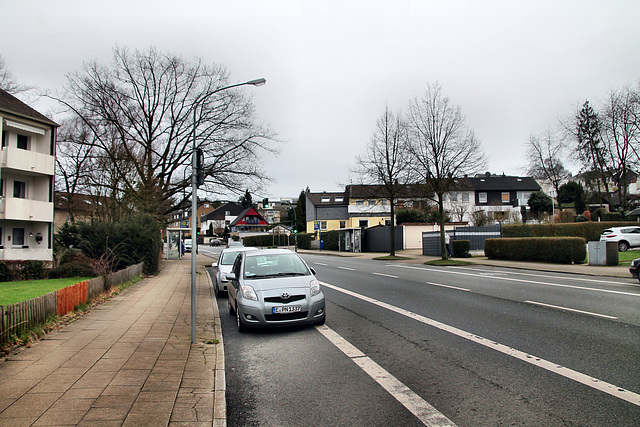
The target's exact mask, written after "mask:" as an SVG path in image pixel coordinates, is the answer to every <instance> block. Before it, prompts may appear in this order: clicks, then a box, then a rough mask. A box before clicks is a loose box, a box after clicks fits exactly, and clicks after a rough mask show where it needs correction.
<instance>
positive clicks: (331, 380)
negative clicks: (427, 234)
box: [219, 255, 640, 426]
mask: <svg viewBox="0 0 640 427" xmlns="http://www.w3.org/2000/svg"><path fill="white" fill-rule="evenodd" d="M304 258H305V259H306V260H307V262H308V263H309V264H310V265H311V266H312V267H314V268H315V269H316V270H317V273H318V274H317V276H318V279H319V280H321V281H322V282H324V283H325V285H324V288H323V289H324V292H325V295H326V298H327V301H328V304H327V313H328V317H327V324H326V327H320V328H295V329H278V330H275V331H261V332H250V333H248V334H238V333H237V331H236V330H235V328H234V323H233V321H232V319H231V317H230V316H229V315H228V314H227V308H226V305H227V302H226V299H224V298H223V299H221V300H220V301H219V306H220V312H221V316H222V319H223V332H224V339H225V354H226V368H227V399H228V417H229V425H230V426H234V425H237V426H239V425H301V424H306V425H328V424H330V425H421V424H427V425H444V424H446V423H449V424H457V425H460V426H477V425H502V424H512V425H541V426H542V425H544V426H552V425H593V426H596V425H597V426H602V425H616V426H621V425H629V426H631V425H638V424H640V396H639V394H640V374H638V368H639V367H640V315H639V313H638V311H639V310H638V307H640V288H639V287H638V286H637V285H636V283H637V282H635V281H632V280H623V279H621V280H614V279H608V278H607V279H598V278H593V277H580V276H575V275H561V274H552V273H535V272H525V271H522V270H508V269H498V268H488V267H480V266H476V267H446V268H436V267H427V266H422V265H404V264H395V263H394V264H390V263H385V262H380V261H367V260H362V259H354V258H339V257H327V256H317V255H304Z"/></svg>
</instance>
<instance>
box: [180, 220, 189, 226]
mask: <svg viewBox="0 0 640 427" xmlns="http://www.w3.org/2000/svg"><path fill="white" fill-rule="evenodd" d="M180 228H189V220H188V219H183V220H182V221H180Z"/></svg>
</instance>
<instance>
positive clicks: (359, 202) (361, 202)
mask: <svg viewBox="0 0 640 427" xmlns="http://www.w3.org/2000/svg"><path fill="white" fill-rule="evenodd" d="M356 206H364V200H356Z"/></svg>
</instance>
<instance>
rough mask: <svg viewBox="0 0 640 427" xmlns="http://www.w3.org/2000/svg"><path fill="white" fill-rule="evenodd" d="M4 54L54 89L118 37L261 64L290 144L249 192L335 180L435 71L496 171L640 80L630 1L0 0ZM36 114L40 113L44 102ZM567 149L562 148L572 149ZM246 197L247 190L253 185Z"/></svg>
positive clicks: (639, 37) (264, 110)
mask: <svg viewBox="0 0 640 427" xmlns="http://www.w3.org/2000/svg"><path fill="white" fill-rule="evenodd" d="M0 5H1V6H0V12H1V15H2V25H0V40H2V42H1V45H2V48H1V49H0V55H2V57H3V58H4V60H5V63H6V66H7V68H8V69H9V70H10V71H11V72H12V73H13V74H14V75H15V77H16V78H17V80H18V81H19V82H21V83H25V84H31V85H36V86H38V87H39V88H41V89H48V90H51V91H55V90H59V89H60V87H61V85H62V84H63V82H64V81H65V79H66V77H65V75H66V73H68V72H71V71H78V70H80V69H81V67H82V64H83V62H86V61H89V60H92V59H97V60H98V61H99V62H101V63H104V64H110V63H111V59H112V53H113V48H114V46H116V44H117V45H119V46H122V47H129V48H131V49H143V50H144V49H148V48H149V47H150V46H155V47H156V48H158V49H159V50H161V51H165V52H173V53H177V54H179V55H181V56H182V57H183V58H184V59H188V60H191V59H193V58H196V57H200V58H202V59H204V61H205V62H209V63H219V64H224V65H225V66H226V67H227V69H228V71H229V72H230V76H231V83H238V82H243V81H247V80H251V79H255V78H259V77H264V78H266V79H267V84H266V85H265V86H262V87H258V88H254V87H247V88H246V89H245V90H246V91H247V92H250V93H253V96H254V103H255V105H256V110H257V116H258V118H259V120H260V121H264V122H266V123H269V124H270V125H271V127H272V129H273V130H274V131H276V132H277V133H278V135H279V138H280V139H281V140H283V141H285V142H286V143H285V144H284V145H283V146H282V152H281V154H280V156H279V157H277V158H275V157H268V158H265V166H266V169H267V171H268V172H269V174H270V175H271V176H273V178H274V179H275V182H274V183H273V184H272V185H270V186H269V187H268V188H265V189H264V194H257V195H256V196H258V197H264V196H269V197H272V198H278V197H289V196H297V195H298V194H299V193H300V190H302V189H304V188H305V187H307V186H309V188H310V189H311V191H325V190H326V191H338V190H341V189H342V188H343V187H342V185H344V184H348V183H349V179H350V176H349V168H350V167H352V166H353V165H354V163H355V156H356V155H358V154H362V153H364V151H365V147H366V145H367V143H368V142H369V139H370V137H371V134H372V132H373V129H374V126H375V123H376V120H377V119H378V118H379V117H380V115H381V114H382V112H383V111H384V108H385V105H389V106H390V107H391V108H393V109H402V110H406V109H407V105H408V103H409V100H411V99H412V98H415V97H421V96H422V95H423V93H424V90H425V88H426V85H427V83H430V82H431V83H433V82H436V81H438V82H440V84H441V85H442V89H443V92H444V94H445V95H447V96H449V98H450V99H451V101H452V102H453V103H454V104H455V105H459V106H460V107H461V108H462V112H463V114H464V115H465V116H466V119H467V124H468V126H469V127H470V128H471V129H473V130H474V132H475V134H476V136H477V137H478V138H479V139H480V140H481V141H482V144H483V147H484V150H485V152H486V154H487V156H488V158H489V165H488V168H487V170H488V171H490V172H492V173H503V172H504V173H506V174H508V175H509V174H510V175H518V174H521V170H522V167H523V166H524V154H525V150H526V148H525V145H526V142H527V140H528V138H529V135H531V134H532V133H534V134H538V133H541V132H543V131H545V130H546V129H547V128H548V127H550V126H555V125H556V124H557V122H558V119H559V118H562V117H567V116H571V115H573V114H574V112H575V110H576V106H577V105H580V104H582V103H583V102H584V101H585V100H587V99H588V100H589V101H590V102H591V103H592V104H596V105H597V103H598V101H599V100H601V99H604V98H605V96H606V94H607V92H608V91H609V90H611V89H618V88H621V87H622V86H623V85H625V84H637V82H638V79H639V78H640V24H639V22H640V1H638V0H603V1H592V0H579V1H577V0H576V1H563V0H553V1H547V0H543V1H541V0H537V1H526V2H524V1H516V0H510V1H490V0H483V1H445V0H440V1H428V0H414V1H410V0H392V1H391V0H390V1H377V0H357V1H348V0H342V1H326V0H321V1H294V0H277V1H272V0H233V1H229V0H226V1H219V0H206V1H190V0H182V1H179V2H178V1H164V0H149V1H139V0H127V1H122V0H109V1H104V2H96V1H87V0H56V1H48V0H37V1H36V0H20V1H9V0H0ZM42 112H46V111H42ZM569 160H570V159H567V161H569ZM254 198H255V197H254Z"/></svg>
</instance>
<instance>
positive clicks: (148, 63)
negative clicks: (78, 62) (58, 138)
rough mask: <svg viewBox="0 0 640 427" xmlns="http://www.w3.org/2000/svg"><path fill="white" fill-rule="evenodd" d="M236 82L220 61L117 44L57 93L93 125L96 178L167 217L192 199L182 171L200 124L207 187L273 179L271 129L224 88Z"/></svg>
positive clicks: (124, 198) (129, 201) (126, 201)
mask: <svg viewBox="0 0 640 427" xmlns="http://www.w3.org/2000/svg"><path fill="white" fill-rule="evenodd" d="M229 85H230V83H229V76H228V73H227V71H226V70H225V68H224V67H222V66H219V65H211V66H208V65H205V64H203V63H202V61H201V60H196V61H195V63H190V62H187V61H185V60H183V59H182V58H180V57H178V56H176V55H172V54H165V53H162V52H159V51H157V50H156V49H154V48H150V49H148V50H146V51H135V52H131V51H129V50H128V49H126V48H118V47H116V48H115V49H114V59H113V63H112V64H111V65H110V66H105V65H101V64H99V63H97V62H96V61H92V62H89V63H87V64H85V65H84V67H83V70H82V71H80V72H75V73H72V74H69V75H68V76H67V83H66V85H65V87H64V92H63V94H62V96H56V97H53V96H52V98H54V99H56V100H58V101H59V102H60V103H61V104H62V105H64V106H65V107H67V108H68V111H69V112H71V113H72V114H73V115H75V116H76V117H78V118H80V119H81V120H82V122H83V123H84V126H86V127H87V128H88V129H89V130H90V132H91V137H90V138H87V139H84V140H81V141H79V143H80V144H87V145H89V146H90V147H91V151H92V152H93V153H94V155H95V156H96V158H97V159H99V161H97V162H96V163H95V167H96V168H98V167H99V168H102V169H95V171H96V172H97V174H98V176H96V177H94V179H93V182H92V184H93V185H96V186H98V187H100V188H102V189H103V190H99V191H101V192H102V193H104V194H109V193H111V194H110V195H111V196H112V197H113V198H114V200H120V201H121V202H122V203H123V206H133V208H134V209H135V210H138V211H143V212H149V213H152V214H155V215H158V216H163V215H165V214H166V213H168V212H169V211H171V210H172V209H173V208H175V207H176V206H178V205H180V203H181V202H182V201H183V200H184V199H187V198H190V197H191V194H190V176H189V174H187V173H185V170H188V171H190V170H191V155H192V152H193V145H194V142H193V137H192V134H193V133H194V131H195V145H196V147H197V148H200V149H202V150H203V151H204V154H205V187H204V188H205V190H207V191H210V192H213V193H222V192H225V193H226V192H228V191H234V192H236V193H238V194H241V192H242V191H244V189H245V188H249V187H251V186H257V185H259V184H260V183H263V182H264V181H265V180H267V179H268V176H267V175H266V173H265V172H264V171H263V170H262V167H261V161H260V156H261V155H262V154H263V153H265V152H271V153H275V152H277V147H276V146H275V140H274V134H273V132H272V131H271V130H269V128H268V127H266V126H264V125H261V124H258V123H256V121H255V112H254V106H253V104H252V102H251V100H250V98H247V97H246V96H245V95H244V93H243V92H242V90H240V89H237V88H235V89H228V90H222V91H218V90H219V89H222V88H225V87H227V86H229ZM217 91H218V92H217ZM194 118H195V120H194ZM103 172H105V173H103ZM105 190H106V191H105ZM187 190H188V192H187Z"/></svg>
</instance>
